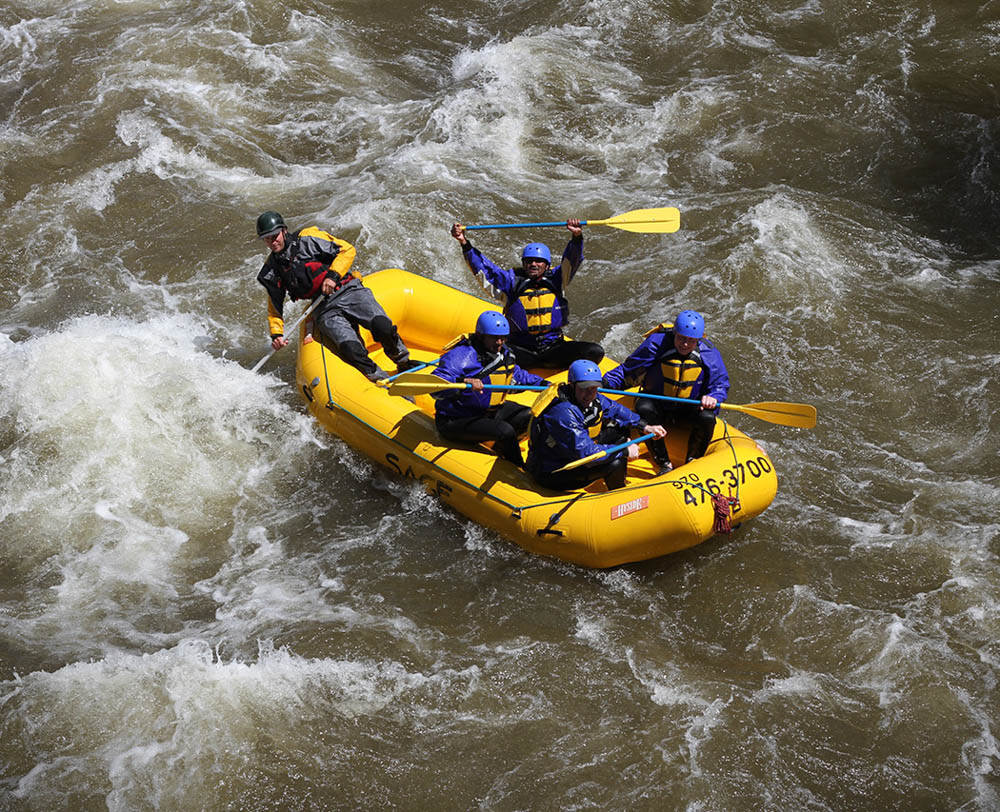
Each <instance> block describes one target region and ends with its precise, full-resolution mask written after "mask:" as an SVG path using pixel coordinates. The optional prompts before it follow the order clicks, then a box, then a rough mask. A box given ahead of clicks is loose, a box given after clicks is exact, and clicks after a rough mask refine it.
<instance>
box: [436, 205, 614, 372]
mask: <svg viewBox="0 0 1000 812" xmlns="http://www.w3.org/2000/svg"><path fill="white" fill-rule="evenodd" d="M566 228H568V229H569V231H570V234H572V235H573V236H572V237H570V240H569V242H568V243H567V244H566V250H565V251H563V255H562V261H561V262H560V263H559V265H557V266H556V267H555V268H551V267H550V266H551V264H552V252H551V251H549V249H548V246H546V245H543V244H542V243H540V242H533V243H530V244H528V245H526V246H525V247H524V250H523V251H522V252H521V267H520V268H510V269H505V268H501V267H500V266H499V265H496V264H495V263H493V262H491V261H490V260H489V259H487V258H486V257H484V256H483V255H482V254H481V253H479V250H478V249H476V248H473V247H472V243H470V242H469V238H468V237H467V236H466V235H465V230H464V229H463V228H462V224H461V223H455V224H454V225H453V226H452V227H451V236H452V237H454V238H455V239H456V240H458V242H459V244H460V245H461V246H462V256H463V258H464V259H465V262H466V264H467V265H468V266H469V269H470V270H471V271H472V273H473V274H474V275H475V276H476V278H477V279H478V280H479V282H480V284H481V285H482V286H483V288H484V289H485V290H486V291H487V292H488V293H489V294H490V296H492V297H493V298H494V299H496V300H497V301H498V302H500V304H501V305H502V306H503V313H504V315H505V316H506V317H507V318H508V319H509V320H510V323H511V334H510V341H509V345H510V348H511V349H512V350H513V351H514V355H515V357H516V358H517V362H518V363H519V364H520V365H521V366H523V367H535V368H541V369H565V368H566V367H568V366H569V365H570V363H572V362H573V361H575V360H577V359H578V358H585V359H587V360H589V361H593V362H594V363H595V364H596V363H600V361H601V359H602V358H603V357H604V350H603V349H602V348H601V345H600V344H594V343H592V342H590V341H570V340H569V339H567V338H566V337H565V336H564V335H563V327H565V326H566V322H567V321H568V320H569V301H568V300H567V299H566V293H565V291H566V288H567V287H569V283H570V282H571V281H572V280H573V277H574V276H576V272H577V271H578V270H579V268H580V263H581V262H583V229H582V228H581V227H580V221H579V220H567V221H566Z"/></svg>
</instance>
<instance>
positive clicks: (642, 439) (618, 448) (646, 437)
mask: <svg viewBox="0 0 1000 812" xmlns="http://www.w3.org/2000/svg"><path fill="white" fill-rule="evenodd" d="M655 436H656V435H655V434H653V432H650V433H649V434H643V435H642V437H636V438H635V439H634V440H629V441H628V442H627V443H621V444H620V445H613V446H611V448H608V449H605V451H604V456H605V457H606V456H608V455H609V454H614V453H615V452H616V451H621V450H622V449H624V448H628V447H629V446H630V445H635V444H636V443H643V442H645V441H646V440H652V439H653V438H654V437H655Z"/></svg>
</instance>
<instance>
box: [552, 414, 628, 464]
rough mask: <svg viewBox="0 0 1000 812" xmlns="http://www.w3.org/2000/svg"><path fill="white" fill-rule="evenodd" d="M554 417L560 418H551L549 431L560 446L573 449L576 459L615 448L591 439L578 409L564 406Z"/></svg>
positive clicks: (604, 460) (602, 460) (603, 460)
mask: <svg viewBox="0 0 1000 812" xmlns="http://www.w3.org/2000/svg"><path fill="white" fill-rule="evenodd" d="M550 414H551V413H550ZM552 418H558V419H551V422H550V424H549V427H548V428H549V433H550V434H551V435H552V437H553V438H554V439H555V441H556V442H557V443H558V445H559V446H560V447H562V448H565V449H573V458H574V459H581V458H582V457H589V456H590V455H591V454H597V453H599V452H602V451H607V450H608V449H609V448H614V446H613V445H609V444H605V443H595V442H594V441H593V440H591V439H590V434H589V433H588V432H587V427H586V426H585V425H584V424H583V418H582V416H581V415H580V413H579V411H577V410H576V409H572V408H565V407H564V408H563V409H562V410H560V411H558V412H557V413H556V414H553V415H552ZM618 453H624V452H618ZM606 461H607V458H605V459H601V460H594V462H595V463H598V462H606Z"/></svg>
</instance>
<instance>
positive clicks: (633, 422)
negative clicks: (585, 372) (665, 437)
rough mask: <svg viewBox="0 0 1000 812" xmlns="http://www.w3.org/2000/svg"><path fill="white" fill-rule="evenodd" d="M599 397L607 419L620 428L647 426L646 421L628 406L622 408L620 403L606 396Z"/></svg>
mask: <svg viewBox="0 0 1000 812" xmlns="http://www.w3.org/2000/svg"><path fill="white" fill-rule="evenodd" d="M597 397H599V398H600V399H601V407H602V408H603V409H604V415H605V417H606V418H608V419H610V420H612V421H614V422H615V423H617V424H618V425H619V426H626V427H631V426H635V427H636V428H642V427H644V426H645V425H646V421H645V420H643V419H642V418H641V417H639V415H637V414H636V413H635V412H633V411H632V410H631V409H629V408H628V407H627V406H622V405H621V404H620V403H618V402H616V401H614V400H611V399H610V398H606V397H604V395H598V396H597Z"/></svg>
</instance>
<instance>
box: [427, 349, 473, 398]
mask: <svg viewBox="0 0 1000 812" xmlns="http://www.w3.org/2000/svg"><path fill="white" fill-rule="evenodd" d="M466 355H467V353H466V352H465V347H463V346H458V347H455V349H453V350H449V351H448V352H446V353H445V354H444V355H442V356H441V360H440V362H439V363H438V365H437V369H435V370H434V372H433V373H432V374H433V375H436V376H437V377H439V378H441V379H442V380H444V381H448V383H459V382H460V381H461V380H462V379H463V378H465V377H466ZM463 391H464V390H462V389H445V390H444V391H442V392H433V393H432V394H433V396H434V397H435V398H446V397H450V396H452V395H457V394H460V393H461V392H463Z"/></svg>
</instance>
